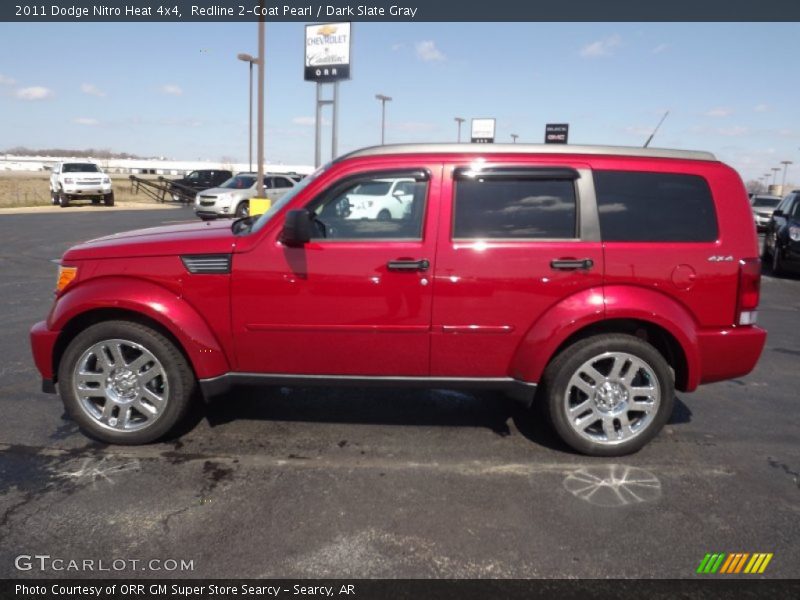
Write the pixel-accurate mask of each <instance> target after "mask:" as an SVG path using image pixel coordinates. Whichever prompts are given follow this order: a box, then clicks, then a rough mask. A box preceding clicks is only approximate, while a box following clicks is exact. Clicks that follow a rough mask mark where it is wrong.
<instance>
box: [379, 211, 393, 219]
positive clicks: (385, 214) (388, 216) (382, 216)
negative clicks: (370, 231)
mask: <svg viewBox="0 0 800 600" xmlns="http://www.w3.org/2000/svg"><path fill="white" fill-rule="evenodd" d="M391 220H392V213H390V212H389V211H388V210H386V209H385V208H384V209H383V210H382V211H381V212H379V213H378V221H391Z"/></svg>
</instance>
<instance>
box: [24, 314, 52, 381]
mask: <svg viewBox="0 0 800 600" xmlns="http://www.w3.org/2000/svg"><path fill="white" fill-rule="evenodd" d="M58 334H59V332H58V331H51V330H49V329H48V328H47V323H46V322H45V321H39V322H38V323H36V325H34V326H33V327H32V328H31V333H30V337H31V350H32V351H33V362H34V363H35V364H36V368H37V369H38V370H39V373H41V375H42V379H43V380H44V381H43V383H42V387H43V389H45V388H46V386H45V382H46V381H49V382H50V388H52V383H53V381H54V380H55V373H53V349H54V348H55V345H56V340H58ZM45 391H47V390H45Z"/></svg>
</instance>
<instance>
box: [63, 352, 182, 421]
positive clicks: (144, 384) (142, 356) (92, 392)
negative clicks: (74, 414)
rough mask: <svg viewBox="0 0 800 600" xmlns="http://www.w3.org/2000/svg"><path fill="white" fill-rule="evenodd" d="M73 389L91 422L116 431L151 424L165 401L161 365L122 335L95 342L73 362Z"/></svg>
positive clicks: (165, 384)
mask: <svg viewBox="0 0 800 600" xmlns="http://www.w3.org/2000/svg"><path fill="white" fill-rule="evenodd" d="M73 390H74V393H75V396H76V398H77V400H78V404H79V406H80V408H81V409H82V410H83V411H84V412H85V413H86V414H87V415H88V416H89V417H90V418H91V419H92V420H93V421H94V422H96V424H97V425H99V426H101V427H103V428H105V429H110V430H113V431H119V432H131V431H138V430H141V429H144V428H146V427H149V426H150V425H152V424H153V423H154V422H155V421H156V420H157V419H158V418H159V417H160V416H161V415H162V413H163V412H164V409H165V408H166V406H167V403H168V401H169V382H168V380H167V374H166V371H165V370H164V367H163V365H162V364H161V362H159V360H158V359H157V358H156V357H155V355H153V353H152V352H150V351H149V350H148V349H147V348H145V347H144V346H142V345H141V344H137V343H136V342H131V341H128V340H124V339H109V340H103V341H101V342H97V343H96V344H94V345H93V346H91V347H90V348H89V349H88V350H86V351H85V352H84V353H83V354H82V355H81V357H80V358H79V359H78V361H77V362H76V363H75V368H74V371H73Z"/></svg>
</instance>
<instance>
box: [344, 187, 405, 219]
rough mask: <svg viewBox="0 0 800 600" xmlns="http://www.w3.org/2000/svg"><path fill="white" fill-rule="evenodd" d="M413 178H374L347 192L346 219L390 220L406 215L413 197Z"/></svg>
mask: <svg viewBox="0 0 800 600" xmlns="http://www.w3.org/2000/svg"><path fill="white" fill-rule="evenodd" d="M414 185H415V182H414V180H413V179H375V180H373V181H368V182H366V183H362V184H360V185H358V186H356V187H355V188H354V189H353V191H352V192H349V193H348V194H347V200H348V202H349V206H348V207H347V209H348V210H347V211H346V214H347V218H348V219H370V220H374V219H377V220H378V221H391V220H393V219H402V218H404V217H406V216H407V215H408V213H409V211H410V210H411V201H412V200H413V199H414Z"/></svg>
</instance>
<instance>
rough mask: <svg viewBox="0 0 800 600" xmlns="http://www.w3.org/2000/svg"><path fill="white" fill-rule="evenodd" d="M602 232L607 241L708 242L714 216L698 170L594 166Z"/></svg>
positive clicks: (711, 238) (714, 232) (713, 229)
mask: <svg viewBox="0 0 800 600" xmlns="http://www.w3.org/2000/svg"><path fill="white" fill-rule="evenodd" d="M594 184H595V191H596V193H597V208H598V210H599V213H600V232H601V236H602V238H603V241H606V242H712V241H715V240H716V239H717V234H718V231H717V217H716V213H715V211H714V201H713V199H712V198H711V190H710V189H709V187H708V183H707V182H706V180H705V179H703V178H702V177H699V176H697V175H685V174H677V173H637V172H632V171H595V172H594Z"/></svg>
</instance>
